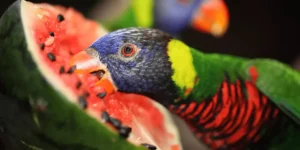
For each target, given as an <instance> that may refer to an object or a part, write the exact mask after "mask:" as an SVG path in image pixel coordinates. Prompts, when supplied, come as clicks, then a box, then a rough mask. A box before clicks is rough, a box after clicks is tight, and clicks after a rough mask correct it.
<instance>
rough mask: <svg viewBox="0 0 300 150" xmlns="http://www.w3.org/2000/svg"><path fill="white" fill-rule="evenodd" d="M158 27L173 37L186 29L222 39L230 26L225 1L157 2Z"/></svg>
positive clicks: (189, 0)
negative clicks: (190, 28)
mask: <svg viewBox="0 0 300 150" xmlns="http://www.w3.org/2000/svg"><path fill="white" fill-rule="evenodd" d="M154 9H155V11H154V13H155V15H154V20H155V24H156V26H157V27H158V28H159V29H161V30H163V31H166V32H168V33H170V34H172V35H175V34H176V33H179V32H180V31H182V30H183V29H185V28H186V27H189V26H191V27H193V28H194V29H196V30H198V31H200V32H204V33H209V34H211V35H213V36H215V37H221V36H222V35H223V34H224V33H226V31H227V28H228V24H229V14H228V9H227V6H226V4H225V2H224V1H223V0H157V1H155V7H154Z"/></svg>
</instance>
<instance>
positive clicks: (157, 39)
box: [70, 28, 178, 104]
mask: <svg viewBox="0 0 300 150" xmlns="http://www.w3.org/2000/svg"><path fill="white" fill-rule="evenodd" d="M171 39H172V37H171V36H170V35H168V34H167V33H165V32H162V31H160V30H156V29H147V28H125V29H120V30H116V31H114V32H111V33H109V34H107V35H105V36H103V37H101V38H99V39H98V40H96V41H95V42H94V43H93V44H92V45H91V46H90V47H89V48H87V49H86V50H84V51H82V52H80V53H78V54H76V55H75V56H74V57H73V58H72V59H71V62H70V63H71V65H72V66H76V70H75V72H77V73H93V74H97V72H98V74H100V75H98V76H100V77H99V82H98V83H97V84H98V85H100V86H102V87H104V88H106V90H107V92H108V93H111V92H114V91H120V92H127V93H137V94H142V95H146V96H148V97H151V98H153V99H155V100H160V102H161V103H163V104H168V103H170V101H171V100H174V99H175V98H176V96H177V95H176V93H177V90H178V88H177V86H176V85H175V83H174V81H173V80H172V75H173V70H172V63H171V61H169V60H170V59H169V56H168V53H167V50H166V49H167V46H168V43H169V41H170V40H171Z"/></svg>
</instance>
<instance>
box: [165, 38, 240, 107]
mask: <svg viewBox="0 0 300 150" xmlns="http://www.w3.org/2000/svg"><path fill="white" fill-rule="evenodd" d="M168 55H169V59H170V62H171V63H172V69H173V75H172V80H173V82H174V83H175V85H176V86H177V89H179V90H178V91H179V94H177V99H176V100H175V101H174V102H179V101H180V102H187V101H198V102H200V101H202V100H205V99H207V98H209V97H211V96H213V95H215V94H216V92H217V90H218V89H219V87H220V85H221V83H222V82H223V81H224V79H225V73H227V74H228V75H229V76H230V77H231V80H232V81H231V82H234V81H235V80H236V79H237V77H236V74H243V73H242V72H239V71H238V70H239V69H238V68H240V67H241V66H242V65H243V62H244V61H245V59H243V58H238V57H232V56H229V55H219V54H205V53H202V52H200V51H199V50H196V49H194V48H191V47H189V46H187V45H185V44H184V43H183V42H181V41H178V40H171V41H170V42H169V44H168ZM180 102H179V103H180Z"/></svg>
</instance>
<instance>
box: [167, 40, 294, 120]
mask: <svg viewBox="0 0 300 150" xmlns="http://www.w3.org/2000/svg"><path fill="white" fill-rule="evenodd" d="M181 47H184V46H181ZM182 52H183V51H181V53H182ZM186 53H191V54H192V62H193V65H194V69H195V71H196V74H197V77H198V78H199V81H198V82H197V83H196V84H195V85H194V88H193V90H192V92H191V93H190V94H189V96H188V98H186V97H182V99H184V100H183V101H181V102H186V100H187V101H189V100H193V101H195V100H196V101H198V102H200V101H201V100H204V99H205V98H208V97H211V96H213V95H215V93H216V92H217V89H218V88H219V87H220V85H221V83H222V82H223V81H224V75H225V72H226V73H227V74H228V75H229V76H230V79H231V81H232V82H234V81H236V80H237V78H238V77H239V78H241V79H243V80H252V79H251V75H250V74H249V69H250V67H255V68H256V70H257V72H258V77H257V81H256V82H254V83H255V85H256V86H257V88H258V89H259V90H260V91H261V92H262V93H264V94H265V95H266V96H268V97H269V98H270V99H271V100H272V101H273V102H274V103H275V104H276V105H277V106H278V107H279V108H280V109H281V110H282V111H283V112H285V113H286V114H287V115H288V116H290V117H291V118H293V119H294V120H295V121H297V122H298V123H299V120H300V94H299V92H300V73H299V72H297V71H296V70H294V69H293V68H291V67H290V66H288V65H285V64H283V63H281V62H278V61H275V60H271V59H247V58H242V57H235V56H231V55H221V54H205V53H202V52H200V51H199V50H196V49H194V48H190V51H187V52H186ZM181 55H183V54H181ZM170 57H171V59H172V57H174V56H173V55H171V56H170ZM172 60H173V62H172V63H173V64H174V62H175V63H176V61H178V62H181V63H182V62H185V61H187V59H184V58H182V59H178V58H177V59H172ZM175 70H176V71H175V73H176V72H186V71H187V70H186V68H184V67H181V68H177V69H175ZM191 73H192V74H193V70H192V72H191ZM175 83H178V81H175Z"/></svg>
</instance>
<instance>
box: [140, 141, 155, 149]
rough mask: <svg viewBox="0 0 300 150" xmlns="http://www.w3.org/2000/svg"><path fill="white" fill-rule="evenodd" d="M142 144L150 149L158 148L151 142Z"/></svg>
mask: <svg viewBox="0 0 300 150" xmlns="http://www.w3.org/2000/svg"><path fill="white" fill-rule="evenodd" d="M142 145H143V146H145V147H146V148H148V150H156V147H155V146H153V145H151V144H147V143H142Z"/></svg>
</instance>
